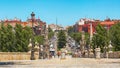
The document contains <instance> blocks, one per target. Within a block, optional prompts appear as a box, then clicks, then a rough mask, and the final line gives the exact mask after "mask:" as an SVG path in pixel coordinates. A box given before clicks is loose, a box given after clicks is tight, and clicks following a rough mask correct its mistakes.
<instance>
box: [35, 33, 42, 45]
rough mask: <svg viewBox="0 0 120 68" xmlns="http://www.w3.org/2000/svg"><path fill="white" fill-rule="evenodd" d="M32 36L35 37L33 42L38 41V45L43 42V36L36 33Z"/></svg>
mask: <svg viewBox="0 0 120 68" xmlns="http://www.w3.org/2000/svg"><path fill="white" fill-rule="evenodd" d="M34 38H35V42H38V43H39V44H40V45H43V44H44V36H41V35H37V36H35V37H34Z"/></svg>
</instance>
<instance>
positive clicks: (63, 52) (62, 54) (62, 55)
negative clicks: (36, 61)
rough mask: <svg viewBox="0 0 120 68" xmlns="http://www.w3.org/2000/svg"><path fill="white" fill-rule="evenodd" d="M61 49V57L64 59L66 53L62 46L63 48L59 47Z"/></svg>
mask: <svg viewBox="0 0 120 68" xmlns="http://www.w3.org/2000/svg"><path fill="white" fill-rule="evenodd" d="M61 51H62V53H61V59H66V57H65V56H66V55H65V54H66V53H65V49H64V48H63V49H61Z"/></svg>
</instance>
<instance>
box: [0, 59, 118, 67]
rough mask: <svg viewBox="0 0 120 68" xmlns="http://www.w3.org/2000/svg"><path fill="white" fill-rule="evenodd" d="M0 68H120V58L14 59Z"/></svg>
mask: <svg viewBox="0 0 120 68" xmlns="http://www.w3.org/2000/svg"><path fill="white" fill-rule="evenodd" d="M1 63H2V62H1ZM4 63H5V62H4ZM0 68H120V59H93V58H67V59H58V58H54V59H44V60H41V59H40V60H21V61H15V60H14V61H9V62H8V63H7V62H6V64H3V65H2V64H1V65H0Z"/></svg>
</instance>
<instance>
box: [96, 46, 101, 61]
mask: <svg viewBox="0 0 120 68" xmlns="http://www.w3.org/2000/svg"><path fill="white" fill-rule="evenodd" d="M95 52H96V59H100V48H96V49H95Z"/></svg>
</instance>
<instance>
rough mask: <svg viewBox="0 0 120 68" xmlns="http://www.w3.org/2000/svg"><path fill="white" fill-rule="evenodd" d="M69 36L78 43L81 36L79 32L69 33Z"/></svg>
mask: <svg viewBox="0 0 120 68" xmlns="http://www.w3.org/2000/svg"><path fill="white" fill-rule="evenodd" d="M70 36H71V37H72V38H73V39H74V40H75V41H76V42H77V43H80V40H81V38H82V33H81V32H76V33H71V34H70Z"/></svg>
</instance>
